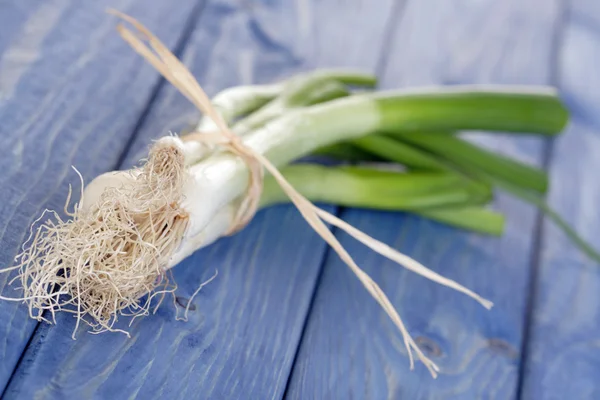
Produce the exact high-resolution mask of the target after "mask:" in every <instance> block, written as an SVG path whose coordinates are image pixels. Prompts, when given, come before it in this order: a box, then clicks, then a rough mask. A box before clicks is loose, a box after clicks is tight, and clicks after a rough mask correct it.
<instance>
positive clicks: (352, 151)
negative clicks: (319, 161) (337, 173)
mask: <svg viewBox="0 0 600 400" xmlns="http://www.w3.org/2000/svg"><path fill="white" fill-rule="evenodd" d="M311 155H314V156H324V157H328V158H333V159H336V160H339V161H347V162H355V163H358V162H382V161H385V158H383V157H379V156H377V155H374V154H371V153H369V152H367V151H364V150H363V149H360V148H359V147H358V146H354V145H353V143H347V142H342V143H336V144H333V145H329V146H325V147H321V148H319V149H317V150H315V151H313V152H312V154H311Z"/></svg>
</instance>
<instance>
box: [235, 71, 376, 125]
mask: <svg viewBox="0 0 600 400" xmlns="http://www.w3.org/2000/svg"><path fill="white" fill-rule="evenodd" d="M376 83H377V79H376V77H375V76H373V75H370V74H365V73H361V72H355V71H344V70H320V71H318V72H311V73H308V74H303V75H297V76H294V77H292V78H290V79H289V80H288V81H287V82H286V84H285V86H284V89H283V91H281V93H280V94H279V95H278V96H277V97H275V98H274V99H272V100H271V101H270V102H268V103H267V104H265V105H264V106H263V107H261V108H259V109H258V110H256V111H255V112H254V113H252V114H250V115H249V116H248V117H247V118H245V119H243V120H241V121H239V122H238V123H237V124H235V125H234V126H233V129H234V130H235V131H236V132H237V133H238V134H240V135H243V134H244V133H247V132H249V131H251V130H253V129H257V128H260V127H261V126H263V125H265V124H266V123H267V122H269V121H271V120H272V119H274V118H276V117H278V116H280V115H282V114H283V113H285V112H286V111H289V110H293V109H296V108H301V107H306V106H311V105H315V104H319V103H324V102H327V101H330V100H333V99H337V98H340V97H345V96H348V95H349V94H350V92H349V90H348V88H347V86H346V85H351V86H360V87H365V88H373V87H374V86H375V84H376Z"/></svg>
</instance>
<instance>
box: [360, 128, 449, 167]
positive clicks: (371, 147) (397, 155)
mask: <svg viewBox="0 0 600 400" xmlns="http://www.w3.org/2000/svg"><path fill="white" fill-rule="evenodd" d="M350 143H351V145H354V146H355V147H356V148H358V149H359V150H363V151H365V152H367V153H366V154H369V153H370V154H374V155H376V156H378V157H380V158H383V159H385V160H389V161H393V162H396V163H398V164H402V165H404V166H406V167H408V168H414V169H422V170H431V171H446V170H448V168H447V167H446V166H445V165H444V164H443V163H442V162H441V161H439V160H438V159H437V158H436V157H435V156H433V155H431V154H428V153H426V152H424V151H422V150H420V149H418V148H415V147H414V146H411V145H408V144H405V143H403V142H401V141H398V140H396V139H394V138H390V137H386V136H381V135H370V136H365V137H362V138H358V139H355V140H353V141H352V142H350Z"/></svg>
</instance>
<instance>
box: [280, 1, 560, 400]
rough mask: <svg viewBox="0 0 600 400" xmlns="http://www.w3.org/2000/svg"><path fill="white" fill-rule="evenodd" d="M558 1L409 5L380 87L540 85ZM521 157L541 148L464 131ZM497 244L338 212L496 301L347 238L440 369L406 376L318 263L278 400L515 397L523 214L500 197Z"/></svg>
mask: <svg viewBox="0 0 600 400" xmlns="http://www.w3.org/2000/svg"><path fill="white" fill-rule="evenodd" d="M557 18H558V1H545V0H528V1H524V2H523V1H520V0H509V1H502V2H448V1H445V0H413V1H409V3H408V4H407V6H406V9H405V11H404V13H403V15H402V17H401V19H399V20H398V21H397V25H399V28H398V30H397V32H396V33H395V35H394V38H393V46H392V47H391V48H390V49H388V50H387V52H388V53H389V55H390V56H389V60H388V63H387V71H386V73H385V75H384V85H385V86H386V87H388V88H391V87H400V86H419V85H429V84H453V83H510V84H544V83H547V82H549V79H550V78H549V72H550V65H549V63H550V59H551V52H552V45H553V44H552V40H553V36H554V30H555V28H556V21H557ZM472 137H473V139H474V140H477V141H478V142H480V143H482V144H486V145H487V146H489V147H491V148H493V149H495V150H497V151H501V152H502V153H505V154H510V155H512V156H515V157H517V158H519V159H522V160H525V161H529V162H532V163H539V162H540V157H541V148H542V146H541V144H542V143H541V142H540V141H539V140H532V139H531V138H527V139H524V138H515V137H514V136H505V135H499V136H497V137H487V138H485V137H483V136H481V135H478V136H472ZM495 208H496V209H499V210H501V211H502V212H504V213H506V214H508V216H509V219H508V224H507V231H506V234H505V235H504V237H502V238H501V239H498V238H486V237H482V236H477V235H473V234H467V233H464V232H460V231H458V230H454V229H450V228H448V227H443V226H440V225H438V224H436V223H432V222H429V221H425V220H423V219H420V218H416V217H412V216H407V215H403V214H400V213H387V212H366V211H361V210H348V211H346V212H344V213H343V216H344V218H345V219H346V220H347V221H348V222H350V223H351V224H353V225H355V226H356V227H358V228H359V229H361V230H363V231H365V232H367V233H369V234H371V235H373V236H374V237H376V238H379V239H381V240H383V241H384V242H386V243H390V244H392V245H394V246H395V247H396V248H398V249H400V250H401V251H403V252H406V253H407V254H409V255H411V256H413V257H415V258H416V259H418V260H420V261H422V262H423V263H424V264H425V265H427V266H428V267H430V268H432V269H434V270H436V271H438V272H439V273H441V274H442V275H444V276H447V277H450V278H452V279H455V280H456V281H458V282H460V283H462V284H464V285H466V286H467V287H469V288H472V289H474V290H475V291H476V292H478V293H480V294H482V295H483V296H484V297H486V298H488V299H491V300H492V301H494V302H495V307H494V308H493V309H492V310H491V311H489V312H488V311H486V310H485V309H483V308H482V307H481V306H480V305H479V304H477V303H475V302H474V301H473V300H471V299H469V298H467V297H465V296H463V295H461V294H458V293H456V292H452V291H450V290H449V289H447V288H442V287H440V286H438V285H436V284H435V283H432V282H429V281H427V280H425V279H424V278H421V277H417V276H415V275H414V274H412V273H408V272H405V271H403V270H402V269H401V268H400V267H398V266H396V265H395V264H392V263H390V262H386V261H384V259H382V258H381V257H377V256H375V255H373V252H372V251H369V250H366V249H364V248H362V247H358V246H356V247H355V245H354V244H353V243H354V242H353V241H352V240H350V239H349V238H348V237H347V236H346V235H343V236H342V240H343V243H344V244H345V245H347V246H348V247H352V248H353V252H352V254H353V255H354V256H355V259H356V260H357V262H358V263H359V264H360V265H362V266H363V267H364V268H365V270H366V271H367V272H368V273H369V274H370V275H371V276H372V277H373V278H374V279H375V280H376V281H377V282H379V283H380V285H381V286H382V289H383V290H384V291H385V292H386V293H387V294H388V295H389V297H390V300H391V301H392V302H393V303H394V305H395V306H396V307H398V310H399V312H400V314H401V315H402V316H403V318H404V321H405V323H406V324H407V327H408V329H409V331H410V332H411V333H412V335H413V337H415V338H416V340H417V342H418V343H420V344H421V347H422V348H423V349H424V351H425V352H426V354H428V355H429V356H430V357H431V358H432V359H433V360H434V361H435V362H436V363H437V364H438V365H439V367H440V369H441V375H440V377H438V379H437V380H433V379H432V378H431V376H430V375H429V373H428V371H427V370H426V369H425V368H424V366H423V365H422V364H420V363H418V364H417V366H416V369H415V370H414V371H410V370H409V363H408V359H407V356H406V352H405V350H404V345H403V343H402V340H401V336H400V334H399V332H398V331H397V329H396V328H395V327H394V325H393V324H392V323H391V321H389V319H388V317H387V316H386V315H385V314H384V313H383V312H382V310H381V309H380V307H379V306H378V305H377V304H376V302H375V301H373V300H372V299H371V298H370V296H369V295H368V294H367V292H366V290H365V289H364V288H363V287H362V286H361V285H360V283H359V282H358V280H357V279H356V278H355V276H354V275H353V274H352V273H351V272H350V271H349V270H348V268H347V267H345V266H344V265H343V264H342V263H341V262H340V261H339V260H338V258H337V257H335V256H331V257H329V258H328V260H327V262H326V266H325V270H324V274H323V278H322V280H321V281H320V285H319V287H318V289H317V295H316V297H315V301H314V306H313V310H312V312H311V314H310V318H309V321H308V324H307V328H306V331H305V334H304V337H303V340H302V344H301V347H300V351H299V354H298V358H297V362H296V364H295V367H294V370H293V374H292V380H291V383H290V386H289V389H288V393H287V394H288V396H287V398H290V399H307V398H328V399H351V398H372V399H383V398H389V399H398V398H407V399H434V398H435V399H440V398H443V399H447V398H461V399H473V398H503V399H504V398H513V397H514V396H515V393H516V388H517V382H518V375H519V364H520V360H519V357H520V349H521V345H522V336H523V335H522V331H523V325H524V321H523V318H524V317H523V315H524V310H525V308H526V297H527V295H526V291H527V287H528V282H529V279H530V271H529V261H530V258H531V255H532V254H531V253H532V242H533V237H534V234H533V233H534V222H535V210H534V209H532V208H531V207H528V206H525V205H524V204H522V203H520V202H519V201H516V200H514V199H511V198H508V197H507V196H498V198H497V200H496V202H495Z"/></svg>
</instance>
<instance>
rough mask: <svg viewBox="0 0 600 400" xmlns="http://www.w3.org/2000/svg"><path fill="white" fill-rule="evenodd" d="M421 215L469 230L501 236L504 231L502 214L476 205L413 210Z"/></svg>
mask: <svg viewBox="0 0 600 400" xmlns="http://www.w3.org/2000/svg"><path fill="white" fill-rule="evenodd" d="M414 213H415V214H418V215H421V216H423V217H425V218H429V219H432V220H435V221H438V222H442V223H445V224H447V225H450V226H454V227H460V228H462V229H466V230H469V231H474V232H479V233H485V234H488V235H494V236H501V235H502V234H503V233H504V226H505V218H504V215H502V214H500V213H497V212H494V211H491V210H488V209H486V208H482V207H477V206H471V205H466V206H448V207H440V208H433V209H427V210H415V211H414Z"/></svg>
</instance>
